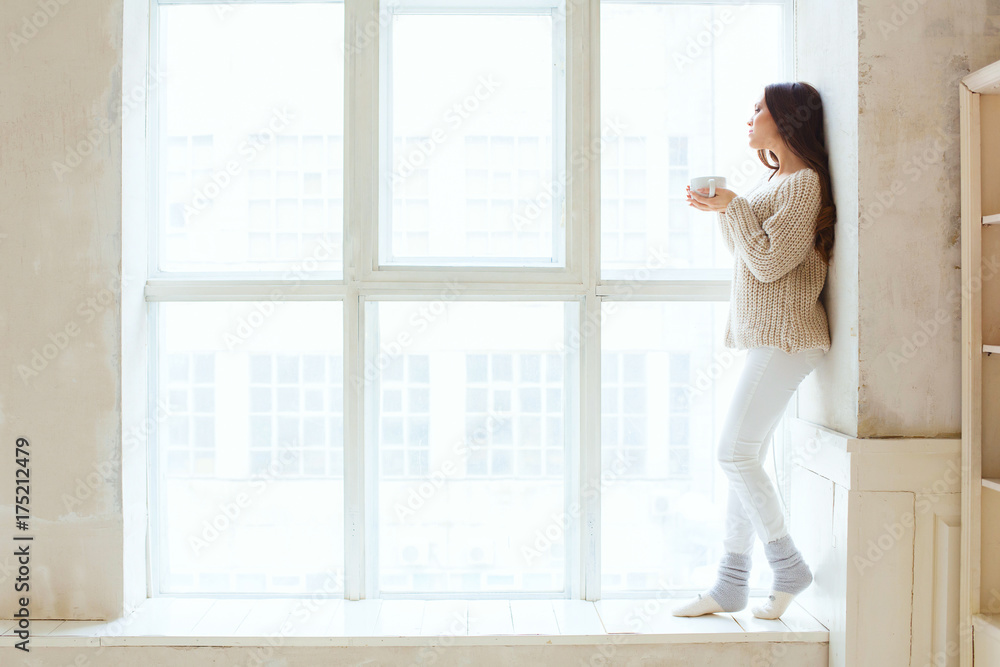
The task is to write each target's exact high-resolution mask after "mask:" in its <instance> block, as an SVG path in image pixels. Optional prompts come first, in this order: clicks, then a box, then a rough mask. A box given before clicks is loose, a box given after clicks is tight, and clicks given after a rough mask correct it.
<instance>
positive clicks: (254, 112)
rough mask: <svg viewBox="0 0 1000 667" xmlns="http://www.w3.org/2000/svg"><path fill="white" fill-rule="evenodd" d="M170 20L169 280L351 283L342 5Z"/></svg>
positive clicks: (163, 25)
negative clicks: (263, 278) (214, 274)
mask: <svg viewBox="0 0 1000 667" xmlns="http://www.w3.org/2000/svg"><path fill="white" fill-rule="evenodd" d="M159 11H160V35H159V37H160V43H161V55H160V58H161V63H162V70H163V72H164V73H163V75H162V81H160V82H159V83H158V84H157V85H158V95H157V99H158V100H159V102H158V105H159V106H158V112H159V116H160V119H159V153H160V162H159V172H158V173H159V176H158V178H159V181H158V183H157V188H158V191H159V202H160V208H159V226H158V229H159V245H160V257H159V263H160V268H161V269H162V270H164V271H231V270H239V271H251V272H258V271H284V270H288V269H292V268H296V269H299V268H302V269H304V270H305V271H307V272H329V274H328V275H330V276H331V277H339V276H340V275H342V264H343V259H342V258H343V252H342V250H341V245H342V235H343V234H342V229H343V209H344V203H343V202H344V200H343V197H344V192H343V180H344V176H343V172H344V147H343V144H344V138H343V126H344V114H343V107H344V44H343V36H344V5H343V3H337V2H331V3H323V4H314V3H313V4H310V3H301V4H296V3H282V4H280V5H271V4H263V3H262V4H254V5H250V4H247V5H238V4H234V3H229V4H224V5H223V4H215V5H164V6H161V7H160V10H159ZM262 45H267V47H266V48H262Z"/></svg>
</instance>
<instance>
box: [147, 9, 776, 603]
mask: <svg viewBox="0 0 1000 667" xmlns="http://www.w3.org/2000/svg"><path fill="white" fill-rule="evenodd" d="M151 2H152V5H151V7H152V12H151V21H152V26H151V33H150V34H151V37H152V38H151V54H150V71H151V76H150V84H149V85H150V91H149V92H150V94H149V99H150V105H149V118H148V127H149V143H148V148H149V156H150V159H149V174H150V181H149V186H150V187H149V207H148V229H149V232H150V234H149V236H150V243H149V267H150V268H149V275H148V276H147V277H146V278H147V287H146V298H147V301H148V302H149V316H150V323H151V326H150V332H151V333H150V336H151V340H150V343H151V344H150V351H151V356H150V360H149V361H150V364H149V368H150V374H151V382H150V391H151V395H150V397H149V398H150V401H149V405H150V406H154V405H156V406H160V405H162V406H165V408H166V409H165V410H162V411H158V413H157V418H156V419H155V420H154V427H155V428H154V429H153V432H152V436H153V437H152V439H151V450H150V456H149V465H150V480H151V495H150V497H151V501H152V502H151V522H150V525H151V546H152V551H151V559H152V562H151V566H152V574H153V576H152V587H153V590H152V591H151V592H152V594H153V595H179V594H202V595H204V594H209V595H211V594H233V595H248V596H267V595H273V596H291V595H303V594H322V595H331V596H346V597H348V598H352V599H358V598H361V597H378V596H385V597H414V598H431V597H463V598H469V597H477V596H479V597H573V598H584V599H597V598H599V597H601V596H604V597H610V596H627V595H642V594H647V595H648V594H649V592H650V591H662V590H664V589H671V590H676V591H677V593H679V594H682V593H686V592H688V591H691V590H696V589H700V588H701V587H703V586H705V585H707V584H708V583H710V581H711V580H712V577H714V573H715V567H716V563H717V560H718V557H719V556H720V555H721V548H722V539H721V538H722V531H723V513H724V509H725V501H726V491H727V489H726V482H725V478H724V476H723V475H722V474H721V471H720V470H719V469H718V465H717V464H716V462H715V457H714V452H715V439H716V437H717V431H718V426H719V425H720V424H721V421H722V418H723V416H724V411H725V410H726V408H727V407H728V401H729V398H730V391H731V388H732V386H733V383H734V381H735V379H736V376H737V373H738V372H739V369H740V367H741V364H742V358H743V354H742V353H740V352H735V353H734V352H732V351H729V350H726V349H725V348H724V347H723V346H722V339H723V333H724V328H725V324H726V314H727V308H728V303H727V301H726V300H727V298H728V296H729V289H730V284H729V278H730V272H731V269H730V267H731V261H732V259H731V257H729V255H728V253H727V252H726V249H725V246H724V244H723V243H722V240H721V238H720V236H719V235H718V232H717V230H716V229H715V220H714V217H712V216H709V215H707V214H700V213H698V212H695V211H693V210H690V209H689V208H688V207H687V206H686V205H685V203H684V185H685V183H687V181H688V179H689V178H690V177H692V176H695V175H703V174H719V175H724V176H727V177H729V178H731V179H732V182H731V183H730V185H731V187H732V188H733V189H736V190H737V191H739V190H740V189H741V186H745V185H746V184H747V183H749V182H750V181H751V179H752V178H754V177H755V176H756V175H757V174H759V173H761V170H762V166H761V165H760V164H759V163H758V162H757V158H756V155H755V153H754V151H751V150H750V149H748V148H747V147H746V131H745V121H746V120H747V119H748V118H749V116H750V113H751V111H752V104H753V102H754V101H755V100H756V98H757V96H759V94H760V92H761V90H762V89H763V86H764V85H765V84H766V83H769V82H771V81H778V80H786V79H790V78H791V71H790V69H789V66H788V53H789V48H788V44H789V41H790V40H789V38H790V29H791V24H790V16H791V13H790V12H791V2H790V0H788V1H787V2H786V1H785V0H773V1H769V2H764V1H753V2H749V3H743V2H741V3H735V2H734V3H733V4H732V5H727V4H721V3H716V2H712V3H709V2H697V1H695V0H692V1H691V2H688V3H683V4H682V3H677V2H667V1H664V2H650V1H645V0H644V1H641V2H639V1H636V2H615V1H600V0H587V1H585V2H583V3H579V2H576V3H568V5H567V3H566V2H565V1H564V0H494V1H493V2H491V3H489V4H485V3H478V2H465V1H463V0H348V1H347V2H346V3H345V2H337V1H335V0H309V1H306V0H299V1H295V0H267V1H265V0H238V1H235V2H233V1H227V2H218V3H213V2H206V1H205V0H151ZM593 10H597V11H593ZM594 21H597V22H598V23H599V25H598V26H595V25H593V22H594ZM595 38H596V39H595ZM569 45H572V48H570V46H569ZM598 83H599V85H595V84H598ZM779 432H780V429H779ZM774 451H775V453H774V456H773V457H771V458H769V462H773V463H774V465H775V468H776V469H777V470H778V471H779V473H780V469H781V466H782V464H783V454H782V451H783V448H781V447H775V450H774ZM782 486H784V485H782ZM758 556H759V558H761V559H762V558H763V556H762V555H760V554H758ZM758 576H760V575H759V574H758ZM751 583H752V584H753V585H755V586H757V587H758V588H759V589H763V586H764V585H765V584H766V582H765V581H762V580H760V579H755V580H754V581H752V582H751Z"/></svg>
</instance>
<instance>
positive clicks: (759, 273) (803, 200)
mask: <svg viewBox="0 0 1000 667" xmlns="http://www.w3.org/2000/svg"><path fill="white" fill-rule="evenodd" d="M773 196H774V214H773V215H771V216H770V217H768V218H767V219H765V220H763V221H761V220H758V219H757V216H756V215H755V214H754V212H753V209H752V208H751V207H750V202H749V201H748V200H747V199H746V198H744V197H743V196H736V197H734V198H733V199H732V201H730V202H729V205H728V206H727V207H726V210H725V211H724V212H723V213H721V214H720V215H719V219H720V221H721V222H722V226H723V227H724V228H725V229H726V231H728V232H729V234H730V238H731V239H732V241H733V243H734V245H735V246H736V249H737V252H738V253H739V255H740V257H741V258H742V259H743V262H744V263H745V264H746V265H747V268H748V269H749V270H750V272H751V273H752V274H753V276H754V277H755V278H757V280H759V281H761V282H764V283H769V282H774V281H775V280H778V279H779V278H781V277H782V276H784V275H785V274H787V273H788V272H789V271H791V270H792V269H794V268H795V267H796V266H798V265H799V264H801V263H802V261H803V260H804V259H805V258H806V256H807V255H808V254H809V251H810V250H811V249H812V247H813V243H814V241H815V236H816V217H817V216H818V215H819V210H820V207H821V205H822V202H821V195H820V185H819V174H817V173H816V172H815V171H813V170H812V169H808V168H807V169H802V170H800V171H798V172H796V173H794V174H792V175H791V176H790V177H788V178H787V179H785V181H784V182H782V183H779V184H778V186H777V187H776V188H775V192H774V195H773ZM723 235H725V231H724V232H723Z"/></svg>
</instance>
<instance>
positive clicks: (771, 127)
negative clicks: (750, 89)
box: [747, 94, 778, 150]
mask: <svg viewBox="0 0 1000 667" xmlns="http://www.w3.org/2000/svg"><path fill="white" fill-rule="evenodd" d="M747 125H748V126H749V127H750V133H749V139H750V148H756V149H765V150H766V149H769V148H771V147H772V146H774V145H775V143H776V139H777V135H778V127H777V126H776V125H775V124H774V119H773V118H771V113H770V112H769V111H768V110H767V104H765V102H764V95H763V94H762V95H761V96H760V99H758V100H757V101H756V102H754V105H753V115H751V116H750V120H749V121H747Z"/></svg>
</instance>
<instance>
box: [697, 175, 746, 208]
mask: <svg viewBox="0 0 1000 667" xmlns="http://www.w3.org/2000/svg"><path fill="white" fill-rule="evenodd" d="M705 182H708V183H709V185H710V186H711V188H709V187H698V186H701V185H702V183H705ZM716 182H718V183H719V184H720V185H725V184H726V179H724V178H722V177H714V178H713V177H705V176H703V177H699V178H696V179H693V180H692V183H693V184H694V185H695V186H696V187H695V189H694V190H692V189H691V186H690V185H688V186H686V188H687V201H688V205H689V206H692V207H694V208H696V209H698V210H699V211H725V210H726V207H727V206H729V202H731V201H732V200H733V198H734V197H736V193H735V192H733V191H732V190H727V189H725V188H720V187H718V186H717V185H716ZM710 189H714V190H715V196H714V197H713V196H711V193H710Z"/></svg>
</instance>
